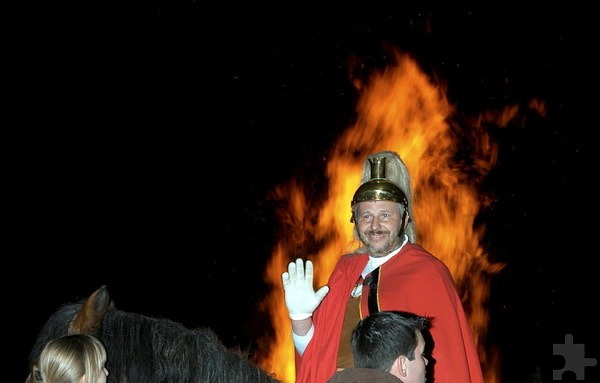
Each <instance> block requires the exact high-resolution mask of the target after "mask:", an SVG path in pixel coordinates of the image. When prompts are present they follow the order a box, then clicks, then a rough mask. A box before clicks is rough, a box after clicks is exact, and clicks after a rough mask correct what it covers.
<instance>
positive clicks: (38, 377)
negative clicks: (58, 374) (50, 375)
mask: <svg viewBox="0 0 600 383" xmlns="http://www.w3.org/2000/svg"><path fill="white" fill-rule="evenodd" d="M33 376H34V377H35V380H37V381H38V382H42V381H43V379H42V373H41V372H40V370H38V369H35V370H33Z"/></svg>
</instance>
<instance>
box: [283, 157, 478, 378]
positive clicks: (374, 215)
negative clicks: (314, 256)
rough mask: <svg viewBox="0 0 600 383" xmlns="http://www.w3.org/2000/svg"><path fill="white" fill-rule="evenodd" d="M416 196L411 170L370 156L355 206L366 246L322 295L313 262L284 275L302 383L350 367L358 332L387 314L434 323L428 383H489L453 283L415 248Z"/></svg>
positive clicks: (340, 267) (338, 269)
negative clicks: (367, 320)
mask: <svg viewBox="0 0 600 383" xmlns="http://www.w3.org/2000/svg"><path fill="white" fill-rule="evenodd" d="M386 175H387V176H386ZM410 196H411V190H410V177H409V174H408V170H407V169H406V166H405V165H404V163H403V162H402V160H401V159H400V157H399V156H398V154H397V153H395V152H390V151H384V152H379V153H375V154H373V155H371V156H369V157H368V158H367V160H366V161H365V163H364V167H363V179H362V181H361V185H360V186H359V188H358V189H357V191H356V193H355V194H354V198H353V199H352V203H351V208H352V221H353V222H354V223H355V235H356V236H357V237H358V239H359V240H360V241H361V242H362V243H363V244H364V246H362V247H361V248H360V249H358V250H357V251H355V252H354V253H350V254H345V255H343V256H342V257H341V258H340V260H339V261H338V263H337V264H336V266H335V268H334V270H333V272H332V274H331V276H330V277H329V280H328V283H327V285H326V286H323V287H321V288H319V289H318V290H317V291H316V292H315V290H314V288H313V264H312V262H311V261H309V260H308V261H306V263H304V262H303V260H302V259H297V260H296V261H295V262H291V263H290V264H289V266H288V271H287V272H284V273H283V274H282V281H283V287H284V291H285V302H286V306H287V308H288V312H289V315H290V318H291V319H292V336H293V340H294V345H295V350H296V383H325V382H326V381H327V380H328V379H329V378H330V377H331V376H332V375H333V374H334V373H335V372H336V371H338V370H341V369H344V368H348V367H352V366H353V361H352V355H351V350H350V335H351V332H352V329H353V328H354V327H355V326H356V324H357V323H358V321H359V320H360V319H362V318H364V317H366V316H368V315H369V314H370V313H372V312H376V311H381V310H397V311H406V312H412V313H415V314H417V315H421V316H426V317H429V318H431V319H432V325H431V328H430V332H431V336H432V338H433V342H434V344H433V345H430V347H431V346H433V350H432V354H431V360H430V364H429V366H428V368H429V369H430V370H431V371H430V375H428V376H431V378H429V379H428V381H430V382H431V381H433V382H434V383H449V382H452V383H456V382H459V383H483V374H482V371H481V364H480V362H479V358H478V354H477V348H476V345H475V341H474V339H473V335H472V332H471V328H470V325H469V322H468V319H467V317H466V315H465V312H464V309H463V306H462V303H461V300H460V296H459V295H458V293H457V290H456V286H455V284H454V280H453V278H452V275H451V273H450V271H449V270H448V268H447V267H446V265H445V264H444V263H443V262H442V261H440V260H439V259H438V258H436V257H435V256H433V255H432V254H430V253H429V252H427V251H426V250H425V249H423V248H422V247H421V246H419V245H417V244H416V243H415V241H416V234H415V233H416V231H415V227H414V222H413V220H412V219H411V216H412V204H411V202H410Z"/></svg>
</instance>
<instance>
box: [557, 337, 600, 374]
mask: <svg viewBox="0 0 600 383" xmlns="http://www.w3.org/2000/svg"><path fill="white" fill-rule="evenodd" d="M552 349H553V353H554V355H562V356H563V358H564V359H565V367H564V368H562V369H560V370H553V371H552V380H562V377H563V373H565V372H567V371H572V372H574V373H575V376H576V379H577V380H585V368H586V367H592V366H595V365H596V364H598V361H597V360H596V358H586V357H585V345H584V344H583V343H577V344H573V335H572V334H567V335H565V343H564V344H553V345H552Z"/></svg>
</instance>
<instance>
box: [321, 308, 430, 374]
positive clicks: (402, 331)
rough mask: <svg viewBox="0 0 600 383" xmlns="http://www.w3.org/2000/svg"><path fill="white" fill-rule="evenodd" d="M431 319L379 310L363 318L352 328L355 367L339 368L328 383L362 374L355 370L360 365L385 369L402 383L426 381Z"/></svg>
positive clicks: (361, 367)
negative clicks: (427, 347)
mask: <svg viewBox="0 0 600 383" xmlns="http://www.w3.org/2000/svg"><path fill="white" fill-rule="evenodd" d="M430 323H431V321H430V319H429V318H427V317H422V316H419V315H415V314H412V313H407V312H401V311H379V312H376V313H373V314H371V315H369V316H368V317H366V318H363V319H362V320H361V321H360V322H358V325H357V326H356V327H355V328H354V330H353V332H352V341H351V345H352V354H353V357H354V366H355V368H347V369H344V370H342V371H339V372H336V374H335V375H333V377H332V378H331V379H329V380H328V383H337V382H340V383H341V382H348V379H349V378H350V377H352V376H356V375H360V374H361V373H358V374H357V373H356V372H355V371H353V370H356V369H357V368H360V369H372V370H378V371H383V372H386V373H389V374H391V375H393V376H395V377H397V378H399V379H400V381H402V382H403V383H424V382H425V380H426V367H427V364H428V363H429V360H428V359H427V356H426V352H425V350H426V343H425V339H426V336H425V335H424V332H425V331H428V329H429V325H430ZM362 374H364V372H363V373H362ZM361 379H363V378H361ZM369 379H371V378H369ZM363 381H366V380H363Z"/></svg>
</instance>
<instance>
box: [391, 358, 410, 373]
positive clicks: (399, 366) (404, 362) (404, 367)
mask: <svg viewBox="0 0 600 383" xmlns="http://www.w3.org/2000/svg"><path fill="white" fill-rule="evenodd" d="M394 369H395V370H396V371H397V372H398V374H400V376H402V377H403V378H405V377H406V374H407V371H408V358H407V357H406V356H404V355H400V356H399V357H398V359H396V361H395V362H394Z"/></svg>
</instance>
